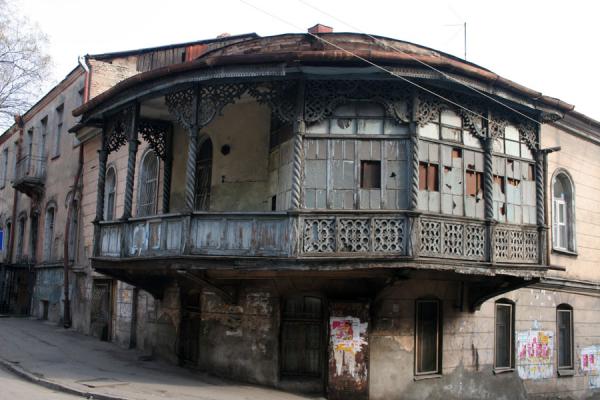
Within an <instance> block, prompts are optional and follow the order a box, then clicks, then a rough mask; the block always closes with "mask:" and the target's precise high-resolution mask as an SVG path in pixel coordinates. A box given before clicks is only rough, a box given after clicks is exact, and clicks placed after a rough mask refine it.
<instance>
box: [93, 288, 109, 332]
mask: <svg viewBox="0 0 600 400" xmlns="http://www.w3.org/2000/svg"><path fill="white" fill-rule="evenodd" d="M111 316H112V282H111V281H110V280H95V281H94V284H93V286H92V315H91V318H90V330H91V333H92V335H93V336H95V337H97V338H99V339H100V340H103V341H109V340H110V336H111V321H112V318H111Z"/></svg>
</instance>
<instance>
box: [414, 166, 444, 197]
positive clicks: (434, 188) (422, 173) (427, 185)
mask: <svg viewBox="0 0 600 400" xmlns="http://www.w3.org/2000/svg"><path fill="white" fill-rule="evenodd" d="M419 189H420V190H428V191H430V192H439V190H440V188H439V167H438V165H437V164H430V163H426V162H421V163H419Z"/></svg>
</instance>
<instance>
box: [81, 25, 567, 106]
mask: <svg viewBox="0 0 600 400" xmlns="http://www.w3.org/2000/svg"><path fill="white" fill-rule="evenodd" d="M319 36H320V37H322V38H323V39H325V40H326V41H328V42H331V43H332V44H334V45H333V46H332V45H330V44H327V43H324V42H323V41H321V40H318V39H316V38H315V37H313V36H311V35H309V34H283V35H277V36H267V37H258V38H255V39H251V40H247V41H243V42H239V43H234V44H231V45H228V46H225V47H223V48H220V49H216V50H213V51H210V52H208V53H205V54H204V55H202V56H201V57H199V58H197V59H196V60H193V61H190V62H186V63H182V64H178V65H173V66H168V67H165V68H160V69H156V70H153V71H148V72H144V73H140V74H138V75H135V76H132V77H130V78H128V79H126V80H124V81H122V82H120V83H118V84H117V85H115V86H114V87H112V88H111V89H109V90H107V91H106V92H104V93H102V94H100V95H98V96H96V97H95V98H93V99H92V100H90V101H89V102H87V103H85V104H84V105H82V106H80V107H79V108H77V109H75V110H74V111H73V115H75V116H78V115H81V114H84V113H89V112H90V111H93V110H94V109H95V108H96V107H98V106H100V105H101V104H104V103H106V102H107V101H109V100H110V99H111V98H113V96H116V95H118V94H119V93H121V92H123V91H125V90H127V89H132V88H134V87H135V86H137V85H139V84H142V83H146V84H147V83H151V82H152V81H153V80H158V79H162V78H167V77H169V76H171V75H173V76H174V75H177V74H181V73H185V72H191V71H194V70H202V69H206V68H211V67H215V66H227V65H248V64H268V63H284V64H286V65H289V66H298V65H339V66H356V65H364V61H361V60H359V59H357V58H356V57H355V56H353V54H356V55H358V56H360V57H363V58H365V59H367V60H369V61H371V62H374V63H377V64H381V65H385V66H410V67H415V68H422V64H421V62H422V63H426V64H428V65H431V66H433V67H435V68H437V69H439V70H441V71H443V72H446V73H453V74H457V75H462V76H465V77H469V78H471V79H475V80H477V81H480V82H482V83H484V84H485V85H487V86H488V87H491V88H494V87H495V88H500V89H503V90H508V91H510V92H512V93H514V94H516V95H517V96H521V97H523V98H525V99H527V100H528V101H531V102H534V103H537V104H541V105H543V106H544V107H550V108H552V109H554V110H556V112H558V113H560V114H561V115H562V114H564V113H566V112H569V111H572V110H573V109H574V106H573V105H571V104H569V103H566V102H564V101H562V100H559V99H557V98H553V97H549V96H545V95H543V94H542V93H541V92H538V91H535V90H532V89H529V88H527V87H525V86H522V85H520V84H518V83H515V82H513V81H511V80H508V79H506V78H503V77H501V76H499V75H498V74H495V73H493V72H491V71H490V70H488V69H486V68H483V67H481V66H479V65H476V64H474V63H471V62H468V61H465V60H462V59H460V58H458V57H455V56H452V55H450V54H447V53H443V52H440V51H437V50H434V49H431V48H428V47H425V46H420V45H417V44H414V43H410V42H404V41H400V40H396V39H390V38H385V37H377V40H375V39H373V37H372V36H370V35H365V34H358V33H323V34H319ZM336 46H339V48H342V49H344V50H347V51H344V50H340V49H339V48H337V47H336ZM348 52H351V53H353V54H350V53H348Z"/></svg>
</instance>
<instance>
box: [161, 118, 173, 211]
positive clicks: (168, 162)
mask: <svg viewBox="0 0 600 400" xmlns="http://www.w3.org/2000/svg"><path fill="white" fill-rule="evenodd" d="M166 135H167V137H166V144H165V153H166V154H165V166H164V169H163V193H162V212H163V214H167V213H168V212H169V210H170V202H171V174H172V169H173V130H172V129H171V128H169V130H168V131H167V133H166Z"/></svg>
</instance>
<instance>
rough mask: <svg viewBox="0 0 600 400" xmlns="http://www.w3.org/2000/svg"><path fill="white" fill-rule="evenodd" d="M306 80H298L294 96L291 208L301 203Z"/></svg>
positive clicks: (297, 207) (295, 207)
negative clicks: (296, 91) (294, 116)
mask: <svg viewBox="0 0 600 400" xmlns="http://www.w3.org/2000/svg"><path fill="white" fill-rule="evenodd" d="M305 86H306V82H305V81H304V79H300V81H298V93H297V97H296V121H295V123H294V155H293V157H294V160H293V164H292V193H291V194H292V195H291V197H292V204H291V207H292V209H293V210H298V209H300V207H301V205H302V177H303V175H304V173H303V165H304V163H303V160H304V134H305V133H306V122H305V121H304V93H305Z"/></svg>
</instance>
